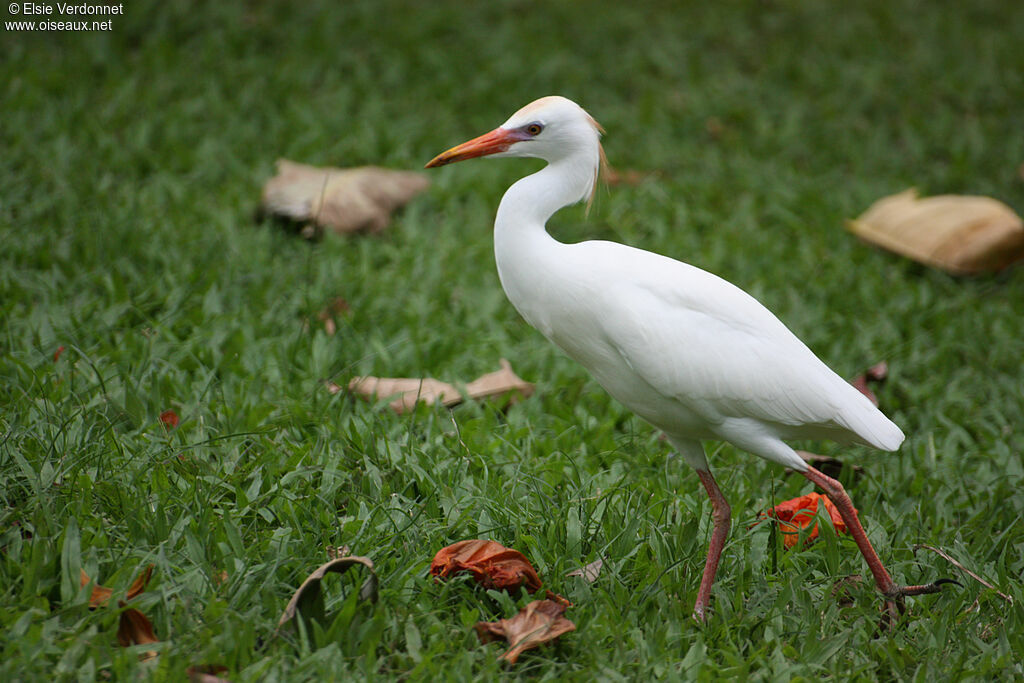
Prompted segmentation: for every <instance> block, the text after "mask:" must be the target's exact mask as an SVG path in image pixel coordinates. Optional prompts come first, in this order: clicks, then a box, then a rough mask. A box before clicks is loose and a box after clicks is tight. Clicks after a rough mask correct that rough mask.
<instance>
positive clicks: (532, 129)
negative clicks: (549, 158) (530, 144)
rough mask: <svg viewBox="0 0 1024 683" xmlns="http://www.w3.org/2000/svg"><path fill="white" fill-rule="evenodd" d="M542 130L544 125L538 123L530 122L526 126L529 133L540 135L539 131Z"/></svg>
mask: <svg viewBox="0 0 1024 683" xmlns="http://www.w3.org/2000/svg"><path fill="white" fill-rule="evenodd" d="M542 130H544V126H542V125H540V124H539V123H531V124H530V125H528V126H527V127H526V132H527V133H529V134H530V135H540V132H541V131H542Z"/></svg>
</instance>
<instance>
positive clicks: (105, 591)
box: [78, 569, 114, 609]
mask: <svg viewBox="0 0 1024 683" xmlns="http://www.w3.org/2000/svg"><path fill="white" fill-rule="evenodd" d="M79 571H80V574H79V577H78V584H79V586H81V587H82V588H85V587H86V586H88V585H89V582H90V581H92V579H90V578H89V575H88V574H86V573H85V570H84V569H81V570H79ZM113 594H114V591H113V590H112V589H110V588H107V587H106V586H101V585H99V584H98V583H96V584H93V587H92V593H91V594H90V595H89V609H96V608H97V607H104V606H105V605H106V604H107V603H108V602H110V596H111V595H113Z"/></svg>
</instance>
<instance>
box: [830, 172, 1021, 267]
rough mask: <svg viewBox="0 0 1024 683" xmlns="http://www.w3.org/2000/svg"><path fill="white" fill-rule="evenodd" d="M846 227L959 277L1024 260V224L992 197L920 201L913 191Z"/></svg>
mask: <svg viewBox="0 0 1024 683" xmlns="http://www.w3.org/2000/svg"><path fill="white" fill-rule="evenodd" d="M847 228H848V229H849V230H850V231H851V232H852V233H854V234H855V235H857V236H858V237H860V238H861V239H863V240H865V241H866V242H870V243H872V244H875V245H877V246H880V247H882V248H884V249H888V250H889V251H894V252H896V253H897V254H900V255H902V256H906V257H907V258H911V259H913V260H915V261H918V262H920V263H924V264H926V265H929V266H934V267H937V268H942V269H943V270H946V271H948V272H950V273H953V274H956V275H967V274H970V273H980V272H983V271H988V270H1001V269H1003V268H1006V267H1007V266H1009V265H1011V264H1013V263H1015V262H1017V261H1019V260H1021V259H1024V221H1022V220H1021V218H1020V216H1018V215H1017V214H1016V213H1014V211H1013V209H1011V208H1010V207H1008V206H1007V205H1006V204H1003V203H1002V202H1000V201H998V200H996V199H992V198H991V197H979V196H964V195H939V196H935V197H924V198H920V197H918V196H917V191H916V190H914V189H909V190H906V191H904V192H900V193H898V194H894V195H891V196H889V197H883V198H882V199H879V200H878V201H876V202H875V203H874V204H872V205H871V206H870V207H869V208H868V210H867V211H865V212H864V213H863V214H861V215H860V216H859V217H858V218H857V219H856V220H851V221H847Z"/></svg>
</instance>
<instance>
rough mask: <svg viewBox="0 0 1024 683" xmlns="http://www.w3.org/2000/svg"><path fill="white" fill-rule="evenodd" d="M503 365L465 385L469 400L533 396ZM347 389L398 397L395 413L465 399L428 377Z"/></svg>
mask: <svg viewBox="0 0 1024 683" xmlns="http://www.w3.org/2000/svg"><path fill="white" fill-rule="evenodd" d="M500 363H501V369H500V370H497V371H495V372H489V373H487V374H486V375H481V376H480V377H478V378H476V379H475V380H473V381H472V382H470V383H469V384H467V385H466V395H467V396H468V397H469V398H471V399H481V398H490V397H492V396H504V395H506V394H509V395H512V396H513V397H514V396H516V395H520V396H530V395H531V394H532V393H533V385H532V384H530V383H529V382H526V381H523V379H522V378H520V377H519V376H518V375H516V373H515V372H513V371H512V366H511V365H510V364H509V362H508V361H507V360H505V359H504V358H502V359H501V361H500ZM335 386H336V385H335ZM327 388H328V391H331V393H335V392H334V391H332V387H331V386H330V385H328V387H327ZM348 388H349V391H352V392H354V393H356V394H359V395H360V396H364V397H367V398H372V397H374V396H377V397H379V398H384V397H390V396H395V395H396V394H397V395H398V398H397V399H395V400H393V401H392V402H391V403H390V405H391V408H392V410H394V411H395V412H396V413H404V412H407V411H409V410H412V409H413V408H414V407H415V406H416V403H417V402H418V401H423V402H424V403H433V402H435V401H441V403H442V405H444V406H445V407H448V408H451V407H452V406H456V405H458V404H459V403H462V400H463V396H462V394H461V393H460V392H459V390H458V389H456V388H455V386H454V385H452V384H448V383H447V382H442V381H440V380H436V379H431V378H429V377H428V378H426V379H414V378H408V377H354V378H353V379H352V381H351V382H349V384H348Z"/></svg>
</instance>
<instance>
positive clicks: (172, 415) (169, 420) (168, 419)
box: [160, 410, 180, 429]
mask: <svg viewBox="0 0 1024 683" xmlns="http://www.w3.org/2000/svg"><path fill="white" fill-rule="evenodd" d="M160 421H161V422H163V423H164V426H165V427H168V428H170V429H173V428H175V427H177V426H178V423H179V422H180V420H179V419H178V414H177V413H176V412H174V411H173V410H165V411H164V412H162V413H160Z"/></svg>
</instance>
